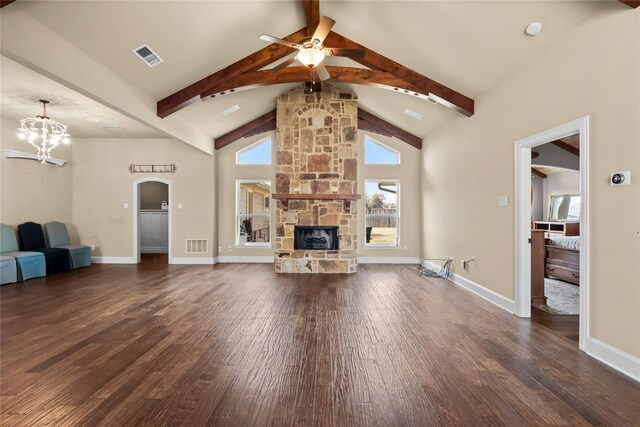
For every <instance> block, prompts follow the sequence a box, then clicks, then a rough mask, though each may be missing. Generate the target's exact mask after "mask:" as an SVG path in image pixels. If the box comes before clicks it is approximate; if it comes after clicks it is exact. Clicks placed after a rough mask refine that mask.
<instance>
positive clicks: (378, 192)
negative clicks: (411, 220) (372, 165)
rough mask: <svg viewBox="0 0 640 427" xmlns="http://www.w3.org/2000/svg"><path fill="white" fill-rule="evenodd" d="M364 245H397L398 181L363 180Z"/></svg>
mask: <svg viewBox="0 0 640 427" xmlns="http://www.w3.org/2000/svg"><path fill="white" fill-rule="evenodd" d="M364 186H365V208H366V209H365V227H366V229H365V246H367V247H372V246H373V247H376V246H377V247H385V246H386V247H397V246H399V244H400V242H399V236H400V233H399V229H400V227H399V226H400V204H399V200H400V183H399V182H398V181H397V180H367V181H365V184H364Z"/></svg>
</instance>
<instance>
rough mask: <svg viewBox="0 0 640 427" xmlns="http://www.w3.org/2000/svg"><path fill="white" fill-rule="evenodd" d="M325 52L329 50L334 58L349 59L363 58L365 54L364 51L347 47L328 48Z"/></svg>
mask: <svg viewBox="0 0 640 427" xmlns="http://www.w3.org/2000/svg"><path fill="white" fill-rule="evenodd" d="M325 50H329V51H330V52H331V53H330V54H329V55H332V56H346V57H349V58H362V57H363V56H364V54H365V51H364V49H350V48H347V47H327V48H325Z"/></svg>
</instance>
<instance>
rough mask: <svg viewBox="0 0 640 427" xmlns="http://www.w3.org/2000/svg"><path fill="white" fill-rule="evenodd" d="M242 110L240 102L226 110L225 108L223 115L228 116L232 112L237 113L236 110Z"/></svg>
mask: <svg viewBox="0 0 640 427" xmlns="http://www.w3.org/2000/svg"><path fill="white" fill-rule="evenodd" d="M239 110H240V106H239V105H238V104H235V105H232V106H231V107H229V108H227V109H226V110H224V111H223V112H222V115H223V116H225V117H227V116H228V115H230V114H233V113H235V112H236V111H239Z"/></svg>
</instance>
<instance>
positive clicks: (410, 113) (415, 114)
mask: <svg viewBox="0 0 640 427" xmlns="http://www.w3.org/2000/svg"><path fill="white" fill-rule="evenodd" d="M404 113H405V114H406V115H407V116H409V117H411V118H412V119H416V120H422V117H423V116H422V114H420V113H418V112H417V111H413V110H412V109H411V108H407V109H406V110H404Z"/></svg>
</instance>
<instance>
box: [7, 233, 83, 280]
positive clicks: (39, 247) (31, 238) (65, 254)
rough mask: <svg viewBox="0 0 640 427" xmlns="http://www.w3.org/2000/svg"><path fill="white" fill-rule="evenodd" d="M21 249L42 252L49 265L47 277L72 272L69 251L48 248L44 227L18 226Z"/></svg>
mask: <svg viewBox="0 0 640 427" xmlns="http://www.w3.org/2000/svg"><path fill="white" fill-rule="evenodd" d="M18 235H19V236H20V247H21V249H22V250H23V251H32V252H42V253H43V254H44V258H45V260H46V264H47V275H50V274H56V273H64V272H65V271H70V270H71V255H70V254H69V250H68V249H61V248H48V247H47V244H46V242H45V240H44V233H43V231H42V226H41V225H40V224H36V223H35V222H25V223H24V224H20V225H19V226H18Z"/></svg>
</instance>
